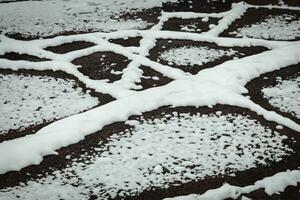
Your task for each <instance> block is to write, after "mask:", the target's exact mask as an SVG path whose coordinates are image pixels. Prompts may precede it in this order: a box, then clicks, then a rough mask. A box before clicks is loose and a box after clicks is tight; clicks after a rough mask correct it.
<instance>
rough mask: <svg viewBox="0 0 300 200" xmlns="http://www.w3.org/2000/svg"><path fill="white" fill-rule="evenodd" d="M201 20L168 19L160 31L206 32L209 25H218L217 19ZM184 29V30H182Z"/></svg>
mask: <svg viewBox="0 0 300 200" xmlns="http://www.w3.org/2000/svg"><path fill="white" fill-rule="evenodd" d="M202 19H203V18H195V19H180V18H170V19H169V20H168V21H167V22H165V23H164V25H163V28H162V30H170V31H186V32H195V33H201V32H207V31H209V30H210V28H209V25H210V24H215V25H217V24H218V21H219V18H211V17H210V18H209V19H208V21H202ZM184 27H186V28H184Z"/></svg>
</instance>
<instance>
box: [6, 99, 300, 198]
mask: <svg viewBox="0 0 300 200" xmlns="http://www.w3.org/2000/svg"><path fill="white" fill-rule="evenodd" d="M220 110H221V111H222V113H223V114H227V113H238V114H242V115H244V116H250V117H251V118H252V119H256V120H258V121H259V122H260V123H261V124H262V125H264V126H267V127H269V128H271V129H272V130H276V129H275V126H276V124H275V123H273V122H269V121H266V120H265V119H264V118H262V117H261V116H258V115H256V114H255V113H254V112H251V111H249V110H247V109H242V108H238V107H233V106H224V105H217V106H215V107H213V108H208V107H199V108H195V107H176V108H170V107H161V108H159V109H157V110H154V111H150V112H145V113H143V118H145V119H148V118H160V117H162V116H163V115H164V114H171V115H172V113H173V112H174V111H176V112H179V113H191V114H193V113H198V112H199V113H201V114H209V113H215V112H216V111H220ZM130 119H136V120H139V119H140V116H131V117H130ZM129 128H130V126H128V125H126V124H124V123H123V122H118V123H114V124H111V125H108V126H106V127H104V128H103V129H102V130H101V131H98V132H96V133H94V134H91V135H88V136H86V138H85V140H83V141H81V142H79V143H77V144H73V145H70V146H68V147H64V148H61V149H59V150H58V152H59V155H52V156H47V157H45V159H44V160H43V162H42V163H41V164H40V165H35V166H29V167H26V168H24V169H22V170H20V171H19V172H8V173H6V174H4V175H0V188H5V187H8V186H14V185H18V184H19V183H20V182H26V181H27V180H34V179H38V178H40V177H43V176H46V175H47V174H49V173H51V172H53V171H55V170H58V169H63V168H65V167H66V166H67V164H68V163H69V160H68V159H66V158H65V157H66V156H67V155H71V157H72V158H79V157H80V155H82V154H83V153H87V154H88V155H90V156H85V158H88V159H92V157H93V155H94V153H95V150H94V148H95V147H99V141H103V143H102V145H103V144H104V143H106V142H107V139H108V138H109V137H110V136H111V135H113V134H118V133H119V132H122V131H124V130H125V129H129ZM276 131H278V130H276ZM280 133H282V134H285V135H287V136H288V137H289V138H294V140H295V141H296V142H292V140H287V144H289V146H291V147H292V148H293V149H294V151H295V153H294V154H292V155H291V156H287V157H285V158H284V159H283V160H282V161H280V162H277V163H274V162H270V163H269V165H268V166H260V167H258V168H254V169H249V170H246V171H242V172H237V173H236V177H232V176H227V175H225V176H216V177H207V178H206V179H204V180H200V181H197V182H195V181H194V182H190V183H186V184H183V185H181V186H173V187H170V188H168V189H159V188H152V189H151V190H149V191H144V192H143V193H141V194H140V195H139V196H134V197H127V198H125V199H128V200H129V199H130V200H142V199H152V200H159V199H163V198H165V197H173V196H177V195H186V194H190V193H198V194H200V193H203V192H205V191H206V190H209V189H212V188H217V187H220V186H222V184H223V183H224V182H227V183H229V184H232V185H238V186H246V185H250V184H253V183H254V182H255V181H257V180H259V179H262V178H264V177H266V176H272V175H274V174H275V173H277V172H281V171H285V170H287V169H297V168H298V166H299V165H300V135H299V134H298V133H297V132H294V131H293V130H290V129H288V128H286V127H285V128H284V129H282V130H280ZM81 159H83V158H81ZM79 162H80V161H79ZM298 188H299V186H298V187H297V188H295V187H293V188H289V190H287V191H286V192H284V193H282V194H281V195H277V194H276V195H273V196H272V197H268V196H266V195H265V194H264V193H262V192H261V191H258V192H254V193H251V194H250V195H249V196H251V197H252V198H254V199H256V198H257V199H299V191H297V189H298ZM286 193H288V194H286ZM93 197H95V196H93ZM291 197H292V198H291ZM99 198H100V199H101V197H99ZM117 199H121V198H117ZM122 199H123V198H122Z"/></svg>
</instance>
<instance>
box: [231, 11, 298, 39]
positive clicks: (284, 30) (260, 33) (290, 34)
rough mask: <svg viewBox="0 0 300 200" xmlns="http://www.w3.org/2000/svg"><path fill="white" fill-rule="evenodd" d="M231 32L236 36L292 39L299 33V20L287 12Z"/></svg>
mask: <svg viewBox="0 0 300 200" xmlns="http://www.w3.org/2000/svg"><path fill="white" fill-rule="evenodd" d="M233 33H234V34H236V36H238V37H251V38H260V39H274V40H293V39H296V38H297V37H299V35H300V20H299V19H297V18H296V17H295V16H293V15H288V14H284V15H279V16H269V17H268V18H266V19H265V20H264V21H261V22H258V23H256V24H252V25H250V26H249V25H247V26H245V27H242V28H239V29H238V30H237V31H236V32H233Z"/></svg>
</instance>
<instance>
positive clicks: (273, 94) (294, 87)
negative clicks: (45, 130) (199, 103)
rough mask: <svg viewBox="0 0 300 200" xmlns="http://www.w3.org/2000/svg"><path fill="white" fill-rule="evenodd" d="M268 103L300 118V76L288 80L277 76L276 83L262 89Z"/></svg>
mask: <svg viewBox="0 0 300 200" xmlns="http://www.w3.org/2000/svg"><path fill="white" fill-rule="evenodd" d="M262 92H263V94H264V97H265V98H266V99H268V101H269V103H270V104H271V105H272V106H274V107H278V108H279V109H280V110H281V111H283V112H289V113H291V114H292V115H294V116H295V117H297V118H300V98H299V97H300V77H299V76H298V77H294V78H291V79H289V80H282V79H281V78H280V77H278V78H277V85H276V86H274V87H267V88H264V89H262Z"/></svg>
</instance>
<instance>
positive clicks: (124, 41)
mask: <svg viewBox="0 0 300 200" xmlns="http://www.w3.org/2000/svg"><path fill="white" fill-rule="evenodd" d="M141 39H142V37H129V38H118V39H110V40H108V41H109V42H112V43H115V44H119V45H122V46H124V47H130V46H140V40H141Z"/></svg>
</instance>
